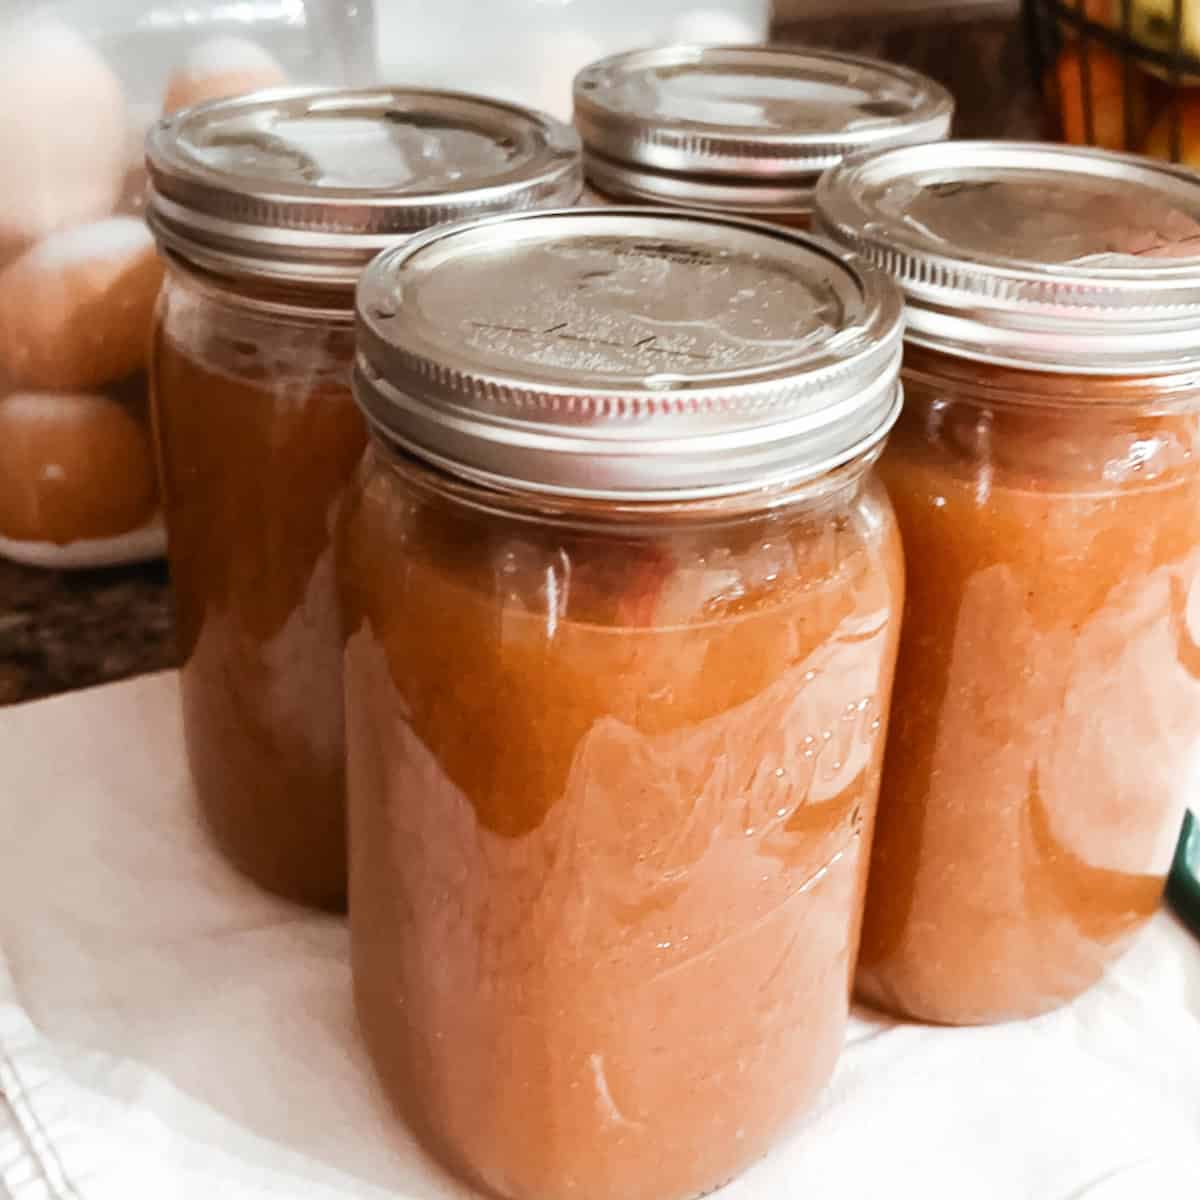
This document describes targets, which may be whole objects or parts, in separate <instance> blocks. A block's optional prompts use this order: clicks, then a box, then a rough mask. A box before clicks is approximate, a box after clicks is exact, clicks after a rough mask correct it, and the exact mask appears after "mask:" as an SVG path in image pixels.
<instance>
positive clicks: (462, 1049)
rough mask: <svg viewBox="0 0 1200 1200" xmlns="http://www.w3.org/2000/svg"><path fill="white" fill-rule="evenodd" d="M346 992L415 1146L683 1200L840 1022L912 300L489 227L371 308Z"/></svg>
mask: <svg viewBox="0 0 1200 1200" xmlns="http://www.w3.org/2000/svg"><path fill="white" fill-rule="evenodd" d="M358 303H359V311H360V318H361V325H360V340H359V345H360V353H359V357H358V363H357V375H356V395H357V397H358V399H359V402H360V404H361V405H362V407H363V408H364V410H365V411H366V413H367V416H368V421H369V424H370V427H371V431H372V446H371V449H370V450H369V451H368V455H367V458H366V459H365V461H364V466H363V470H362V472H361V474H360V476H359V478H358V482H357V484H356V486H355V488H354V489H353V492H352V495H351V498H350V500H349V501H348V504H347V508H346V512H345V515H344V519H343V522H342V525H341V530H340V535H339V554H340V561H339V567H340V571H339V577H340V580H341V588H342V598H343V607H344V612H345V621H346V630H347V639H348V640H347V645H346V655H345V678H346V697H347V711H346V723H347V738H348V770H349V804H350V831H351V837H350V842H351V871H350V893H351V899H350V922H351V935H352V936H351V941H352V958H353V968H354V980H355V991H356V997H357V1004H358V1010H359V1013H360V1016H361V1021H362V1026H363V1028H364V1030H365V1032H366V1036H367V1041H368V1045H369V1047H370V1051H371V1054H372V1056H373V1058H374V1060H375V1062H376V1064H377V1066H378V1068H379V1070H380V1073H381V1075H382V1077H383V1079H384V1081H385V1082H386V1084H387V1085H388V1087H389V1090H390V1092H391V1094H392V1095H393V1096H394V1097H395V1098H396V1100H397V1101H398V1102H399V1104H400V1106H401V1107H402V1109H403V1111H404V1112H405V1113H406V1114H407V1116H408V1118H409V1120H410V1121H411V1122H412V1124H413V1125H414V1127H415V1128H416V1129H417V1131H418V1132H419V1133H420V1134H421V1136H422V1137H423V1138H424V1140H425V1141H426V1142H427V1143H428V1144H429V1145H430V1146H431V1147H432V1148H433V1149H434V1151H435V1152H436V1153H437V1154H438V1155H439V1157H441V1158H442V1159H443V1160H444V1161H446V1162H448V1163H449V1164H450V1165H451V1166H453V1167H454V1168H456V1169H457V1170H458V1171H459V1172H460V1173H462V1174H463V1175H465V1176H467V1177H468V1178H470V1179H471V1180H472V1181H474V1182H475V1183H477V1184H479V1185H482V1186H483V1187H484V1188H485V1189H487V1190H488V1191H490V1192H492V1193H494V1194H498V1195H502V1196H506V1197H514V1198H520V1200H535V1198H537V1200H540V1198H541V1197H546V1196H567V1195H570V1196H576V1197H579V1198H580V1200H609V1198H611V1197H613V1196H620V1197H622V1200H676V1198H682V1197H687V1196H694V1195H699V1194H700V1193H702V1192H706V1191H709V1190H711V1189H712V1188H714V1187H716V1186H718V1185H719V1184H721V1183H724V1182H725V1181H726V1180H728V1179H729V1178H731V1177H732V1176H733V1175H734V1174H736V1173H737V1172H738V1171H739V1170H741V1169H742V1168H743V1167H744V1166H746V1165H747V1164H748V1163H749V1162H751V1161H752V1160H753V1159H754V1158H756V1157H757V1156H759V1155H761V1154H762V1153H763V1152H764V1151H765V1150H766V1149H767V1147H768V1146H769V1145H770V1143H771V1141H772V1139H773V1138H774V1137H775V1136H776V1135H777V1134H778V1132H779V1131H780V1129H781V1128H782V1127H783V1126H784V1124H785V1123H786V1122H787V1121H789V1120H790V1119H791V1118H793V1117H795V1116H796V1115H797V1114H798V1113H801V1112H803V1111H804V1110H805V1109H806V1108H807V1107H808V1106H809V1105H811V1103H812V1102H813V1099H814V1097H815V1095H816V1094H817V1092H818V1090H819V1089H820V1088H821V1086H822V1085H823V1084H824V1083H825V1081H826V1079H827V1078H828V1076H829V1073H830V1071H831V1070H832V1067H833V1063H834V1059H835V1058H836V1056H837V1053H838V1050H839V1048H840V1045H841V1039H842V1033H843V1028H844V1023H845V1019H846V1013H847V1005H848V997H849V988H850V976H851V971H852V967H853V962H854V957H855V950H856V946H857V941H858V930H859V920H860V913H861V903H862V893H863V888H864V883H865V867H866V860H867V852H868V844H869V841H870V836H871V829H872V824H873V820H874V811H875V796H876V790H877V786H878V774H879V770H880V760H881V753H882V738H883V732H884V714H885V713H886V711H887V706H888V698H889V693H890V690H891V679H892V670H893V660H894V655H895V649H896V642H897V616H898V612H899V607H900V604H901V601H902V590H903V582H902V564H901V556H900V546H899V540H898V537H897V534H896V530H895V526H894V523H893V518H892V513H891V509H890V507H889V505H888V501H887V498H886V496H885V495H884V493H883V491H882V490H881V489H880V487H879V485H878V484H877V483H876V482H875V480H874V475H873V469H872V468H873V464H874V462H875V459H876V457H877V456H878V454H879V450H880V447H881V446H882V444H883V439H884V438H885V436H886V434H887V431H888V429H889V428H890V427H891V424H892V422H893V421H894V419H895V416H896V413H897V411H898V407H899V399H900V397H899V391H898V388H897V384H896V378H895V376H896V371H897V368H898V359H899V336H900V313H901V306H900V301H899V297H898V295H897V294H896V292H895V291H894V289H893V287H892V285H891V284H890V282H889V281H888V280H887V279H886V277H885V276H883V275H882V274H881V273H879V272H876V271H874V270H873V269H872V268H870V267H865V266H864V267H862V268H859V267H857V266H853V265H850V264H848V263H847V262H845V261H843V260H842V258H841V257H839V256H838V255H837V254H836V253H835V252H833V251H832V250H831V248H829V247H828V246H825V245H824V244H822V243H819V242H816V241H813V240H809V239H805V238H802V237H800V236H798V235H795V234H792V233H789V232H787V231H785V230H777V231H773V230H771V229H769V228H767V227H765V226H761V225H756V224H749V223H741V222H738V221H736V220H730V219H727V218H721V217H716V216H712V217H708V216H703V215H700V214H686V213H679V212H669V213H658V212H653V213H652V212H649V211H647V210H644V209H642V210H638V209H624V210H615V211H614V210H590V209H579V210H576V211H575V212H572V213H565V212H564V213H557V214H547V215H541V216H526V217H519V218H501V219H493V220H490V221H487V222H483V223H480V224H478V225H475V226H472V227H463V228H459V229H458V230H455V231H451V232H448V233H444V234H441V235H438V236H428V237H424V238H422V239H421V240H420V241H419V242H417V243H415V244H413V245H411V246H410V247H409V248H406V249H405V250H403V251H400V252H395V253H390V254H387V255H385V256H383V257H382V258H381V259H380V260H378V261H377V262H376V263H375V264H374V265H373V266H372V267H371V268H370V270H369V271H368V273H367V275H366V276H365V277H364V280H363V284H362V286H361V288H360V291H359V301H358Z"/></svg>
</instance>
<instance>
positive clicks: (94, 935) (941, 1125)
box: [0, 674, 1200, 1200]
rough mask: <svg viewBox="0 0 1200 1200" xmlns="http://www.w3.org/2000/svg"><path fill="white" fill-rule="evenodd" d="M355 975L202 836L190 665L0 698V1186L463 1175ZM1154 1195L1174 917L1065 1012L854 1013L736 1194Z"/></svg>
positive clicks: (1197, 1024) (325, 922) (419, 1192)
mask: <svg viewBox="0 0 1200 1200" xmlns="http://www.w3.org/2000/svg"><path fill="white" fill-rule="evenodd" d="M348 984H349V980H348V967H347V953H346V933H345V929H344V927H343V925H342V923H341V922H339V921H337V920H336V919H333V918H327V917H322V916H314V915H313V914H311V913H307V912H304V911H301V910H299V909H297V908H293V907H291V906H289V905H287V904H285V903H282V902H279V901H275V900H273V899H271V898H269V897H267V896H264V895H262V894H260V893H258V892H256V891H255V890H254V889H252V888H251V887H250V886H249V885H247V884H244V883H243V882H242V881H241V880H240V879H238V878H237V877H236V876H235V875H234V874H233V873H232V872H231V871H230V870H229V869H228V868H227V867H225V865H224V864H223V863H222V862H221V861H220V859H219V858H218V857H217V855H216V853H215V852H214V851H213V850H212V849H211V848H210V847H209V845H208V844H207V842H206V841H205V839H204V837H203V835H202V833H201V830H200V829H199V827H198V825H197V823H196V820H195V817H194V815H193V811H192V803H191V795H190V791H189V786H188V783H187V777H186V771H185V767H184V759H183V748H182V740H181V734H180V728H179V719H178V696H177V684H176V678H175V676H174V675H169V674H168V675H159V676H153V677H149V678H146V679H141V680H138V681H136V682H133V683H128V684H119V685H116V686H113V687H107V688H101V689H97V690H95V691H92V692H86V693H80V694H76V695H73V696H68V697H63V698H59V699H55V700H51V701H46V702H43V703H40V704H34V705H28V706H25V707H22V708H15V709H8V710H3V711H0V1194H2V1193H3V1191H4V1190H5V1189H6V1190H7V1193H8V1195H9V1196H10V1197H11V1198H12V1200H63V1198H68V1200H141V1198H143V1197H146V1198H147V1200H276V1198H279V1200H284V1198H286V1200H309V1198H312V1200H333V1198H334V1197H337V1198H354V1200H360V1198H361V1200H383V1198H384V1197H387V1198H389V1200H441V1198H444V1197H465V1196H466V1195H467V1194H468V1193H467V1192H466V1190H465V1189H463V1188H461V1187H459V1186H457V1185H456V1184H454V1183H453V1182H451V1181H449V1180H448V1179H446V1177H445V1176H443V1175H442V1174H441V1173H440V1172H439V1171H438V1170H437V1168H436V1167H434V1166H433V1165H432V1164H430V1163H429V1162H428V1161H427V1160H426V1159H424V1158H423V1157H422V1155H421V1154H420V1153H419V1152H418V1151H417V1149H416V1148H415V1147H414V1145H413V1143H412V1141H411V1140H410V1138H409V1137H408V1136H407V1134H406V1133H405V1131H404V1129H403V1128H402V1127H401V1126H400V1125H399V1124H398V1123H397V1122H396V1121H394V1120H393V1119H392V1118H391V1117H390V1115H389V1114H388V1111H387V1109H386V1107H385V1105H384V1103H383V1101H382V1099H381V1098H380V1096H379V1094H378V1093H377V1091H376V1090H375V1085H374V1082H373V1079H372V1076H371V1073H370V1071H369V1069H368V1065H367V1062H366V1061H365V1058H364V1055H363V1052H362V1050H361V1049H360V1047H359V1044H358V1041H357V1037H356V1034H355V1029H354V1022H353V1014H352V1010H351V1005H350V1000H349V988H348ZM1159 1196H1162V1197H1164V1198H1166V1197H1173V1196H1200V944H1197V943H1195V942H1193V941H1192V940H1191V939H1190V938H1189V937H1188V935H1187V934H1186V933H1185V932H1184V931H1183V929H1182V928H1181V927H1180V926H1179V925H1177V924H1176V923H1175V922H1174V921H1173V920H1172V919H1171V918H1170V917H1169V916H1167V915H1165V914H1164V915H1162V916H1160V917H1159V918H1158V919H1156V921H1155V922H1154V923H1153V925H1152V926H1151V928H1150V929H1149V930H1148V931H1147V933H1146V935H1145V936H1144V937H1143V939H1142V940H1141V941H1140V942H1139V943H1138V945H1137V947H1136V948H1135V949H1134V950H1133V951H1132V952H1131V953H1130V954H1129V955H1128V956H1127V957H1126V958H1125V959H1124V960H1123V961H1122V962H1121V964H1120V965H1119V967H1118V968H1117V970H1116V971H1114V972H1113V973H1112V975H1111V977H1110V978H1109V979H1108V980H1107V981H1106V982H1105V983H1103V984H1102V985H1100V986H1099V987H1097V988H1095V989H1093V991H1092V992H1090V993H1089V994H1088V995H1086V996H1084V997H1083V998H1082V999H1080V1000H1079V1001H1077V1002H1076V1003H1075V1004H1074V1005H1072V1006H1071V1007H1070V1008H1068V1009H1066V1010H1065V1011H1062V1012H1059V1013H1056V1014H1054V1015H1052V1016H1048V1017H1043V1018H1041V1019H1039V1020H1036V1021H1031V1022H1027V1023H1024V1024H1015V1025H1009V1026H1002V1027H997V1028H991V1029H962V1030H935V1029H927V1028H922V1027H919V1026H911V1025H910V1026H905V1025H895V1024H893V1023H891V1022H888V1021H885V1020H881V1019H878V1018H877V1017H876V1016H874V1015H873V1014H869V1013H866V1012H859V1013H857V1014H856V1015H855V1018H854V1020H853V1021H852V1025H851V1028H850V1031H849V1036H848V1038H847V1046H846V1052H845V1054H844V1056H843V1058H842V1061H841V1064H840V1066H839V1068H838V1072H837V1075H836V1078H835V1080H834V1083H833V1085H832V1086H831V1088H830V1089H829V1091H828V1093H827V1095H826V1097H825V1100H824V1102H823V1103H822V1105H821V1106H820V1108H819V1110H818V1111H817V1112H816V1114H815V1115H814V1116H813V1117H812V1118H811V1119H810V1120H809V1121H807V1122H806V1123H805V1125H804V1127H803V1128H802V1129H800V1130H798V1131H797V1132H796V1133H795V1135H794V1136H793V1137H791V1138H790V1139H789V1140H787V1141H786V1142H785V1143H784V1144H783V1145H781V1146H779V1147H778V1148H777V1150H776V1151H775V1152H774V1153H773V1154H772V1155H771V1156H770V1157H768V1158H767V1159H765V1160H764V1161H763V1162H762V1163H760V1164H759V1165H758V1166H757V1167H755V1168H754V1169H753V1170H751V1171H750V1172H749V1173H748V1174H746V1175H745V1176H743V1177H742V1178H741V1179H740V1180H738V1181H737V1182H736V1183H734V1184H732V1185H731V1186H730V1187H728V1188H727V1189H726V1190H725V1191H723V1192H722V1193H721V1200H785V1198H788V1200H790V1198H792V1197H797V1198H799V1197H803V1198H805V1200H850V1198H854V1200H859V1198H861V1200H882V1198H891V1197H900V1198H907V1197H914V1198H919V1200H940V1198H942V1197H945V1198H946V1200H992V1198H995V1200H1068V1198H1071V1200H1077V1198H1084V1197H1086V1198H1087V1200H1125V1198H1129V1200H1156V1198H1157V1197H1159ZM539 1200H556V1198H554V1197H546V1198H539ZM613 1200H621V1198H620V1197H614V1198H613Z"/></svg>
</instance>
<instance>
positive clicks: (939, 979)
mask: <svg viewBox="0 0 1200 1200" xmlns="http://www.w3.org/2000/svg"><path fill="white" fill-rule="evenodd" d="M818 207H819V212H820V219H821V223H822V224H823V225H824V227H826V228H827V229H828V230H829V231H831V232H832V233H833V234H834V235H835V236H837V237H838V238H839V239H840V240H841V241H843V242H844V243H845V244H846V245H847V246H850V247H852V248H854V249H856V250H858V251H860V252H862V253H864V254H865V255H866V256H867V257H869V258H875V259H876V260H877V261H880V262H887V263H889V264H890V265H891V267H892V268H893V270H894V271H895V272H896V273H897V274H898V275H899V277H900V279H901V282H902V284H903V286H904V288H905V290H906V292H907V295H908V300H909V328H908V335H907V341H908V347H907V350H906V358H905V368H904V377H905V383H906V390H907V397H908V400H907V406H906V409H905V413H904V416H903V418H902V419H901V421H900V423H899V425H898V427H897V430H896V432H895V434H894V436H893V438H892V440H891V442H890V444H889V447H888V451H887V453H886V455H885V456H884V458H883V461H882V463H881V473H882V475H883V477H884V479H885V481H886V482H887V485H888V487H889V490H890V493H891V496H892V500H893V503H894V504H895V506H896V512H897V516H898V519H899V522H900V527H901V531H902V533H903V537H904V542H905V549H906V552H907V557H908V561H909V563H910V564H911V567H912V569H911V573H910V586H909V591H908V598H907V605H906V611H905V627H904V636H903V638H902V643H901V652H900V662H899V667H898V674H897V682H896V692H895V698H894V702H893V720H892V724H891V733H890V740H889V744H888V752H887V758H886V763H885V771H884V782H883V788H882V793H881V800H880V814H879V824H878V828H877V836H876V841H875V848H874V857H873V861H872V867H871V885H870V891H869V894H868V902H867V913H866V920H865V928H864V934H863V944H862V952H861V960H860V964H859V971H858V988H859V992H860V994H861V995H862V997H863V998H864V999H866V1000H868V1001H870V1002H872V1003H875V1004H878V1005H880V1006H882V1007H884V1008H887V1009H890V1010H892V1011H893V1012H897V1013H900V1014H903V1015H906V1016H911V1017H916V1018H920V1019H924V1020H931V1021H937V1022H945V1023H951V1024H971V1023H982V1022H992V1021H1002V1020H1008V1019H1012V1018H1018V1017H1027V1016H1032V1015H1034V1014H1037V1013H1040V1012H1044V1011H1046V1010H1048V1009H1051V1008H1054V1007H1056V1006H1058V1005H1061V1004H1063V1003H1065V1002H1067V1001H1069V1000H1071V999H1072V998H1073V997H1075V996H1077V995H1078V994H1079V993H1080V992H1082V991H1084V990H1085V989H1086V988H1087V987H1089V986H1090V985H1091V984H1092V983H1094V982H1095V981H1096V980H1097V979H1098V978H1099V977H1100V976H1101V975H1102V974H1103V972H1104V970H1105V968H1106V966H1107V965H1108V964H1109V963H1111V962H1112V961H1113V959H1114V958H1115V957H1116V956H1117V955H1119V954H1120V953H1121V951H1122V950H1123V949H1124V948H1125V947H1126V946H1127V945H1128V944H1129V942H1130V939H1131V938H1132V937H1133V936H1134V935H1135V934H1136V932H1137V931H1138V929H1139V928H1141V926H1142V925H1144V924H1145V922H1146V921H1147V920H1149V918H1150V916H1151V915H1152V914H1153V913H1154V912H1155V910H1156V909H1157V907H1158V904H1159V901H1160V898H1161V895H1162V891H1163V885H1164V880H1165V876H1166V874H1167V871H1168V869H1169V866H1170V862H1171V855H1172V850H1173V847H1174V845H1175V841H1176V838H1177V836H1178V833H1179V828H1180V822H1181V819H1182V816H1183V812H1184V809H1185V807H1186V804H1187V802H1188V799H1189V797H1190V796H1192V795H1193V794H1194V789H1195V787H1196V786H1197V783H1198V782H1200V180H1197V179H1195V178H1194V177H1187V176H1184V175H1182V174H1175V173H1172V172H1171V171H1170V170H1169V169H1165V168H1158V167H1156V166H1153V165H1152V164H1150V163H1148V162H1145V161H1143V160H1138V159H1134V158H1128V157H1122V156H1116V155H1107V154H1103V153H1099V152H1088V151H1076V150H1064V149H1061V148H1051V147H1034V146H1022V145H1006V144H1002V143H1000V144H988V143H971V144H967V143H963V144H953V143H949V144H947V145H945V146H944V147H938V148H928V147H927V148H920V149H916V150H906V151H895V152H885V153H883V154H881V155H879V156H875V157H873V158H868V159H865V160H862V161H860V162H857V163H854V164H847V165H846V166H844V167H843V168H841V169H840V170H839V171H837V172H835V173H833V175H832V176H831V177H830V179H829V180H827V181H826V182H825V183H824V184H823V185H822V189H821V191H820V194H819V197H818Z"/></svg>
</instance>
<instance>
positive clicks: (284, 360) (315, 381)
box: [154, 272, 354, 396]
mask: <svg viewBox="0 0 1200 1200" xmlns="http://www.w3.org/2000/svg"><path fill="white" fill-rule="evenodd" d="M353 356H354V329H353V322H352V319H351V313H350V312H349V311H346V312H344V313H341V312H334V311H329V310H321V311H313V312H311V313H309V312H305V311H303V310H302V309H299V308H296V309H291V310H284V309H272V308H271V307H268V306H263V305H256V304H255V303H254V300H253V298H252V297H245V296H240V295H238V294H236V293H233V292H224V291H222V290H219V289H216V288H213V287H209V286H207V285H203V284H201V283H199V282H197V281H193V280H191V279H190V278H189V277H187V276H185V275H182V274H181V273H178V272H169V273H168V275H167V279H166V282H165V284H164V286H163V290H162V293H161V295H160V297H159V303H158V311H157V314H156V322H155V338H154V361H155V368H156V371H157V372H158V373H159V374H162V373H163V372H190V373H194V374H197V375H204V376H208V377H211V378H212V379H214V380H216V379H220V380H224V381H225V382H226V383H227V385H231V386H234V387H242V388H249V389H253V390H255V391H259V392H264V391H265V392H269V393H272V394H276V395H279V394H281V393H283V392H285V391H286V392H289V393H292V394H295V392H296V391H297V389H299V390H300V391H301V392H302V393H305V394H311V393H318V392H337V393H342V394H345V395H347V396H348V394H349V390H350V369H351V365H352V363H353Z"/></svg>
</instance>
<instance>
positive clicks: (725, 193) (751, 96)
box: [575, 46, 954, 228]
mask: <svg viewBox="0 0 1200 1200" xmlns="http://www.w3.org/2000/svg"><path fill="white" fill-rule="evenodd" d="M953 116H954V101H953V99H952V98H951V96H950V93H949V92H947V91H946V90H945V89H944V88H943V87H942V86H941V85H940V84H937V83H935V82H934V81H933V80H932V79H929V78H927V77H926V76H924V75H921V74H919V73H918V72H916V71H912V70H910V69H908V68H907V67H899V66H896V65H894V64H892V63H885V62H879V61H877V60H875V59H870V58H855V57H853V56H851V55H847V54H835V53H833V52H832V51H819V50H802V49H787V48H784V47H781V46H708V47H703V46H666V47H662V48H658V49H651V50H636V51H633V52H631V53H626V54H617V55H614V56H613V57H611V58H605V59H602V60H601V61H599V62H597V63H594V64H593V65H592V66H590V67H588V68H586V69H585V70H584V71H582V72H581V73H580V74H579V75H578V76H577V77H576V80H575V125H576V127H577V128H578V130H579V132H580V135H581V137H582V138H583V145H584V154H585V169H586V172H587V178H588V184H589V199H591V200H593V201H595V202H597V203H605V202H607V201H608V200H622V201H626V202H637V203H643V204H679V205H686V206H687V207H689V208H703V209H709V210H715V211H718V212H725V213H731V214H738V215H741V216H752V217H758V218H760V219H762V220H769V221H775V222H778V223H780V224H783V225H793V226H799V227H802V228H807V227H808V225H809V222H810V219H811V216H812V204H813V192H814V189H815V188H816V184H817V180H818V178H819V177H820V175H821V173H822V172H823V171H825V170H826V169H827V168H829V167H831V166H833V165H834V164H835V163H837V162H840V161H841V160H842V158H843V157H844V156H845V155H847V154H850V153H853V152H855V151H858V150H863V149H866V148H869V147H881V146H899V145H909V144H911V143H914V142H926V141H937V140H940V139H942V138H944V137H946V135H947V134H948V132H949V130H950V123H951V120H952V119H953Z"/></svg>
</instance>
